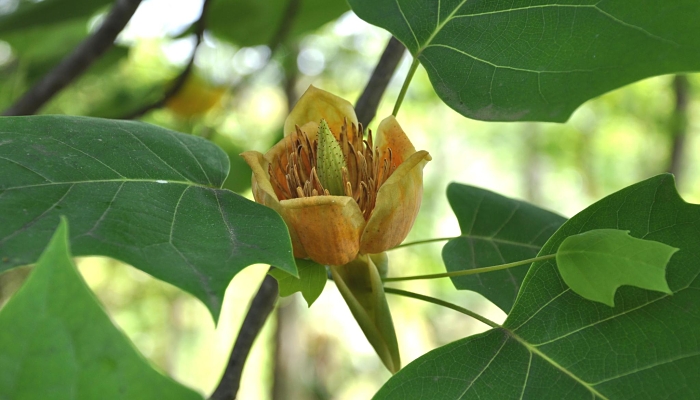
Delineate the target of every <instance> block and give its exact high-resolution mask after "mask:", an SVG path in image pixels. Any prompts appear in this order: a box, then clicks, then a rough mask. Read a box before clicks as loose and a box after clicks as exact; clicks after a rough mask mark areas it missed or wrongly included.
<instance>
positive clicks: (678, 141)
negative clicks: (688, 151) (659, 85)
mask: <svg viewBox="0 0 700 400" xmlns="http://www.w3.org/2000/svg"><path fill="white" fill-rule="evenodd" d="M673 90H674V93H675V97H676V105H675V109H674V110H673V114H672V117H671V119H672V126H671V138H672V140H673V142H672V145H671V155H670V160H669V165H668V172H670V173H672V174H674V175H675V176H676V179H678V178H679V174H680V172H681V166H682V161H683V150H684V147H685V138H686V134H687V130H688V103H689V101H690V83H689V82H688V77H686V76H685V75H676V76H675V77H674V78H673Z"/></svg>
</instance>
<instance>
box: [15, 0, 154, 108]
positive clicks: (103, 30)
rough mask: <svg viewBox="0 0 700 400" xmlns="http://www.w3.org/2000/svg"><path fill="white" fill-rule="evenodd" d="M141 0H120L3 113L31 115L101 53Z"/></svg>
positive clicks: (127, 20)
mask: <svg viewBox="0 0 700 400" xmlns="http://www.w3.org/2000/svg"><path fill="white" fill-rule="evenodd" d="M140 3H141V0H117V1H116V2H115V3H114V7H112V9H111V10H110V12H109V14H107V16H106V17H105V19H104V21H103V22H102V25H100V27H99V28H98V29H97V30H96V31H95V32H94V33H93V34H92V35H90V36H89V37H87V38H86V39H85V40H84V41H83V42H82V43H80V44H79V45H78V46H77V47H76V48H75V49H74V50H73V52H71V53H70V54H69V55H67V56H66V57H65V58H64V59H63V60H61V62H60V63H59V64H58V65H57V66H56V67H54V68H53V69H52V70H51V71H49V72H48V73H47V74H46V75H44V77H43V78H42V79H41V80H40V81H39V82H37V83H36V84H35V85H34V86H33V87H32V88H31V89H29V90H28V91H27V92H26V93H25V94H24V95H22V97H20V98H19V99H18V100H17V101H16V102H15V104H13V105H12V106H11V107H10V108H8V109H7V110H5V112H4V113H3V115H31V114H34V113H36V112H37V111H38V110H39V109H40V108H41V107H43V106H44V104H46V103H47V102H48V101H49V100H50V99H51V98H53V97H54V96H55V95H56V94H57V93H58V92H60V91H61V90H62V89H63V88H65V87H66V86H68V85H69V84H70V83H71V82H73V81H74V80H75V79H76V78H78V77H79V76H80V75H82V74H83V73H84V72H85V71H86V70H87V69H88V67H89V66H90V65H91V64H92V63H93V62H95V61H96V60H97V59H98V58H99V57H100V56H102V55H103V54H104V53H105V52H106V51H107V50H108V49H109V48H110V47H112V45H113V44H114V40H115V39H116V38H117V35H119V32H121V31H122V30H123V29H124V27H125V26H126V24H127V23H128V22H129V20H130V19H131V16H132V15H134V12H136V9H137V8H138V6H139V4H140Z"/></svg>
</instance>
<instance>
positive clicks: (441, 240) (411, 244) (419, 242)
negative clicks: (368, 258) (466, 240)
mask: <svg viewBox="0 0 700 400" xmlns="http://www.w3.org/2000/svg"><path fill="white" fill-rule="evenodd" d="M458 237H460V236H451V237H442V238H434V239H424V240H417V241H415V242H406V243H403V244H400V245H398V246H396V247H392V248H390V249H389V250H394V249H400V248H402V247H408V246H415V245H417V244H427V243H433V242H443V241H445V240H452V239H456V238H458Z"/></svg>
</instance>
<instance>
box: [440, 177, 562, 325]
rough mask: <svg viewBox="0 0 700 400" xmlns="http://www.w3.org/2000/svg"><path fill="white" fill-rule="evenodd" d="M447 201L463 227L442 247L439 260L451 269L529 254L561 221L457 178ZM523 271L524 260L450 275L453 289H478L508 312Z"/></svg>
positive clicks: (554, 216) (469, 267)
mask: <svg viewBox="0 0 700 400" xmlns="http://www.w3.org/2000/svg"><path fill="white" fill-rule="evenodd" d="M447 200H448V201H449V202H450V206H451V207H452V210H453V211H454V213H455V216H457V220H458V221H459V227H460V229H461V230H462V235H461V236H459V237H458V238H455V239H452V240H450V241H449V242H447V244H446V245H445V247H444V248H443V249H442V259H443V260H444V262H445V267H446V268H447V270H448V271H450V272H454V271H463V270H468V269H474V268H483V267H489V266H492V265H499V264H506V263H511V262H516V261H520V260H526V259H528V258H532V257H534V256H536V255H537V252H539V251H540V248H542V245H543V244H544V243H545V242H546V241H547V239H549V237H550V236H552V234H553V233H554V232H555V231H556V230H557V228H559V227H560V226H561V224H563V223H564V222H565V221H566V218H564V217H562V216H559V215H557V214H554V213H552V212H550V211H546V210H543V209H541V208H537V207H535V206H533V205H532V204H529V203H526V202H524V201H519V200H514V199H510V198H508V197H505V196H501V195H500V194H496V193H494V192H491V191H488V190H485V189H480V188H476V187H473V186H467V185H462V184H458V183H452V184H450V186H448V187H447ZM527 270H528V266H527V265H523V266H520V267H515V268H509V269H505V270H501V271H495V272H490V273H488V274H477V275H467V276H458V277H453V278H451V279H452V283H454V285H455V287H456V288H457V289H461V290H473V291H475V292H479V293H481V294H482V295H483V296H485V297H486V298H487V299H489V300H491V301H492V302H493V303H494V304H496V305H497V306H499V307H500V308H501V309H502V310H504V311H505V312H508V311H510V309H511V307H513V303H515V297H516V296H517V295H518V291H519V290H520V284H521V283H522V281H523V279H524V278H525V274H526V273H527Z"/></svg>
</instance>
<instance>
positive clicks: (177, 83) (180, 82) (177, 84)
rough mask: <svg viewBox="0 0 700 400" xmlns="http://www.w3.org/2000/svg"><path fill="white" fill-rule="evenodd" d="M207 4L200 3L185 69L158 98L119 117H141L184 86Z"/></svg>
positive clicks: (202, 34) (199, 41)
mask: <svg viewBox="0 0 700 400" xmlns="http://www.w3.org/2000/svg"><path fill="white" fill-rule="evenodd" d="M209 4H211V1H210V0H204V4H202V13H201V14H200V16H199V19H198V20H197V22H195V30H194V33H195V40H196V41H195V44H194V48H193V49H192V55H191V56H190V59H189V60H188V61H187V65H186V66H185V69H183V70H182V72H180V74H178V76H177V77H176V78H175V80H174V81H173V83H172V85H170V87H169V88H168V90H166V91H165V93H164V94H163V96H162V97H161V98H160V99H158V100H157V101H156V102H154V103H151V104H147V105H145V106H143V107H141V108H139V109H138V110H136V111H133V112H131V113H129V114H127V115H125V116H123V117H121V118H119V119H136V118H139V117H142V116H143V115H144V114H146V113H147V112H149V111H151V110H155V109H156V108H161V107H163V106H165V104H166V103H167V102H168V100H170V99H171V98H172V97H173V96H175V95H176V94H177V93H178V92H179V91H180V89H182V87H183V86H185V82H187V78H189V76H190V73H192V69H193V67H194V60H195V58H196V56H197V49H199V45H200V44H202V41H203V40H204V30H205V29H206V26H207V22H206V18H207V11H208V10H209Z"/></svg>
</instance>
